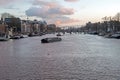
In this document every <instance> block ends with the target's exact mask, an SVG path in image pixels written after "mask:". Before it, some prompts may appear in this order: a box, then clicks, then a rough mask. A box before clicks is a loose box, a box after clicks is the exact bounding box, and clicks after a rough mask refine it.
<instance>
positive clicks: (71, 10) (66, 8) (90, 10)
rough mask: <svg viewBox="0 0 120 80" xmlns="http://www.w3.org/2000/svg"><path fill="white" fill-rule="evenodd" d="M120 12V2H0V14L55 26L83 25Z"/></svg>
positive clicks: (23, 0)
mask: <svg viewBox="0 0 120 80" xmlns="http://www.w3.org/2000/svg"><path fill="white" fill-rule="evenodd" d="M119 11H120V0H0V14H2V13H5V12H7V13H10V14H12V15H14V16H16V17H20V18H21V19H27V17H28V18H29V19H30V20H34V19H37V20H45V21H47V23H55V24H57V25H84V24H85V23H86V22H88V21H91V22H98V21H101V18H102V17H105V16H114V15H115V14H117V13H118V12H119Z"/></svg>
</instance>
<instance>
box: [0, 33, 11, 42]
mask: <svg viewBox="0 0 120 80" xmlns="http://www.w3.org/2000/svg"><path fill="white" fill-rule="evenodd" d="M8 40H9V37H8V36H7V35H6V34H0V41H8Z"/></svg>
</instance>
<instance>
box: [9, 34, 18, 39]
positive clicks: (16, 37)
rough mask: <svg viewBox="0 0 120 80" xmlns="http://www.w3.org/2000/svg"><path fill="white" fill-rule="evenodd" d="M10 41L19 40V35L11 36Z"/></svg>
mask: <svg viewBox="0 0 120 80" xmlns="http://www.w3.org/2000/svg"><path fill="white" fill-rule="evenodd" d="M10 39H20V36H19V35H13V36H11V38H10Z"/></svg>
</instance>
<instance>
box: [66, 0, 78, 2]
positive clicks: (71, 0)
mask: <svg viewBox="0 0 120 80" xmlns="http://www.w3.org/2000/svg"><path fill="white" fill-rule="evenodd" d="M64 1H67V2H76V1H79V0H64Z"/></svg>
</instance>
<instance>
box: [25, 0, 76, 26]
mask: <svg viewBox="0 0 120 80" xmlns="http://www.w3.org/2000/svg"><path fill="white" fill-rule="evenodd" d="M74 13H75V10H74V9H73V8H66V7H64V6H62V5H60V4H59V3H58V2H48V1H43V0H35V1H34V2H33V7H31V8H29V9H28V10H26V15H27V16H31V17H32V16H35V17H40V18H42V19H44V20H46V21H47V22H48V23H55V24H57V25H58V24H60V23H61V24H62V23H68V22H75V21H77V20H74V19H70V18H69V17H66V15H67V16H70V15H73V14H74Z"/></svg>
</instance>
